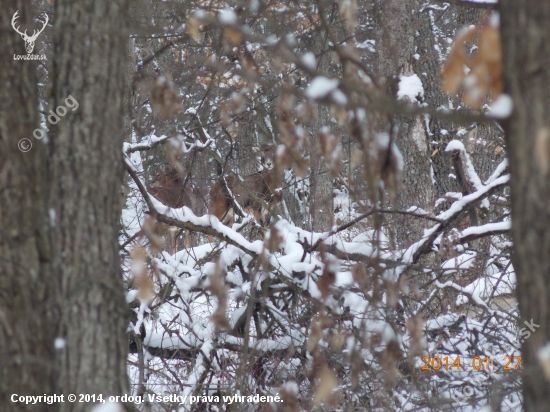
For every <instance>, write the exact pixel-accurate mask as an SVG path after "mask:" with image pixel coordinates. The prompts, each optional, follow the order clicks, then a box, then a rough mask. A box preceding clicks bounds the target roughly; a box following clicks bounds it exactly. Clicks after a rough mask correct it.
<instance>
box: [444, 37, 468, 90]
mask: <svg viewBox="0 0 550 412" xmlns="http://www.w3.org/2000/svg"><path fill="white" fill-rule="evenodd" d="M475 34H476V28H475V27H470V28H468V29H467V30H464V31H463V32H461V33H459V34H458V35H457V37H456V39H455V43H454V45H453V47H452V49H451V51H450V53H449V56H448V57H447V62H446V63H445V66H444V67H443V71H442V76H443V89H444V90H445V91H446V92H447V93H449V94H455V93H456V92H457V91H458V88H459V87H460V85H461V84H462V81H463V80H464V67H465V66H466V60H467V54H466V50H465V49H464V47H465V44H466V43H467V42H470V41H472V39H473V38H474V36H475Z"/></svg>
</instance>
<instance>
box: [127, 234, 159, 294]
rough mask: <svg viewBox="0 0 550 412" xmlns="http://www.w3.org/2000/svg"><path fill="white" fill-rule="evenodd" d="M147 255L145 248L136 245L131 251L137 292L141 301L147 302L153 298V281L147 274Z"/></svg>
mask: <svg viewBox="0 0 550 412" xmlns="http://www.w3.org/2000/svg"><path fill="white" fill-rule="evenodd" d="M146 262H147V253H146V252H145V248H144V247H143V246H142V245H140V244H139V243H136V244H135V245H134V248H133V250H132V273H133V275H134V282H135V285H136V286H137V288H138V291H139V298H140V300H141V301H149V300H151V299H153V297H154V296H155V292H154V288H153V281H152V280H151V277H150V276H149V275H148V273H147V265H146Z"/></svg>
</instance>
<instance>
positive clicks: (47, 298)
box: [0, 0, 55, 411]
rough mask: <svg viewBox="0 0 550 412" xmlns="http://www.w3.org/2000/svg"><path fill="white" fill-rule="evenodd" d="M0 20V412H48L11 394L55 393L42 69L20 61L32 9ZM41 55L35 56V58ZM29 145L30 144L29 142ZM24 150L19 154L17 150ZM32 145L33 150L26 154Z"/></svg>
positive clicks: (13, 3)
mask: <svg viewBox="0 0 550 412" xmlns="http://www.w3.org/2000/svg"><path fill="white" fill-rule="evenodd" d="M3 7H4V11H5V12H4V13H2V17H1V18H0V19H1V20H0V30H1V31H2V41H0V55H1V56H2V59H3V61H2V64H0V94H1V96H2V99H0V153H1V155H0V405H2V410H4V411H27V410H28V411H31V410H32V411H47V410H51V408H50V406H49V405H47V404H46V403H40V404H36V405H25V404H24V403H23V404H21V403H14V402H11V399H10V398H11V395H12V394H18V395H40V394H44V393H48V394H52V393H54V388H53V386H52V384H51V383H52V379H51V376H52V372H53V369H52V362H51V359H52V358H53V352H54V339H55V330H54V328H52V323H50V322H49V321H48V319H49V317H48V316H47V313H48V312H50V309H51V308H52V306H53V304H54V303H55V301H54V300H53V299H52V295H53V293H54V291H55V289H54V281H53V274H52V261H51V253H50V250H51V248H50V241H49V238H48V229H49V222H48V218H47V213H48V212H47V205H46V202H47V195H48V190H47V177H46V173H45V170H46V168H45V164H46V163H45V162H44V160H45V159H44V154H45V145H43V144H42V143H41V142H40V141H39V140H35V139H34V137H33V130H34V129H35V128H36V127H38V101H37V94H38V90H37V87H36V75H35V73H36V67H37V64H36V62H33V61H24V60H14V59H13V55H14V54H17V55H21V54H26V53H25V43H24V42H23V40H22V39H21V37H20V36H19V35H18V34H17V33H16V32H15V31H14V30H13V29H12V28H11V23H10V21H11V19H12V16H13V15H14V13H15V12H16V11H17V10H18V11H19V19H18V24H20V25H21V26H24V25H26V24H29V25H31V26H32V24H33V19H34V17H35V16H34V15H33V13H32V11H31V7H30V4H29V2H26V1H17V0H9V1H8V2H7V4H3ZM35 53H36V51H35ZM22 139H26V140H22ZM18 144H19V147H18ZM29 145H34V147H32V148H31V149H30V151H28V152H24V151H25V150H26V149H27V148H29Z"/></svg>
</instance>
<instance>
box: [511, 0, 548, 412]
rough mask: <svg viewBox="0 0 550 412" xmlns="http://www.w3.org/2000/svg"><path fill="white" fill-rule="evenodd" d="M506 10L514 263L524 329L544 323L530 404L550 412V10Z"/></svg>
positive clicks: (533, 352)
mask: <svg viewBox="0 0 550 412" xmlns="http://www.w3.org/2000/svg"><path fill="white" fill-rule="evenodd" d="M500 9H501V35H502V46H503V47H502V49H503V76H504V82H505V90H506V92H507V93H508V94H510V95H511V97H512V99H513V101H514V112H513V114H512V116H511V117H510V118H509V119H508V120H507V121H505V122H504V128H505V131H506V138H507V142H508V153H509V159H510V171H511V176H512V179H511V193H512V236H513V240H514V254H513V259H512V260H513V264H514V268H515V271H516V276H517V281H518V283H517V295H518V302H519V308H520V313H521V323H522V324H523V322H524V321H527V322H531V320H532V321H533V322H534V323H535V324H536V325H540V327H538V328H537V329H535V331H534V332H533V333H532V334H531V336H530V337H529V338H528V339H524V341H523V343H522V352H523V397H524V399H523V401H524V407H525V410H526V411H548V410H550V397H549V396H548V394H549V393H550V385H549V382H548V381H547V380H545V378H544V375H543V372H542V370H541V366H540V364H539V362H538V360H537V352H538V350H539V349H540V348H541V346H543V345H544V344H545V343H547V342H549V341H550V259H549V256H550V206H549V205H550V176H549V170H548V162H549V156H550V129H548V128H549V127H550V121H549V117H548V113H550V90H549V89H548V84H550V67H548V64H547V63H546V59H547V58H548V56H550V43H549V42H548V38H550V25H548V21H549V19H550V4H549V3H548V2H528V1H526V0H519V1H518V0H501V7H500ZM522 326H523V325H522ZM520 327H521V326H520Z"/></svg>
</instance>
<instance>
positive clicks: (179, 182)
mask: <svg viewBox="0 0 550 412" xmlns="http://www.w3.org/2000/svg"><path fill="white" fill-rule="evenodd" d="M147 191H148V192H149V193H150V194H151V195H152V196H154V197H155V199H157V200H158V201H159V202H161V203H162V204H164V205H166V206H168V207H171V208H175V209H179V208H180V207H183V206H187V207H188V208H190V209H193V206H194V204H193V200H194V194H193V191H192V190H191V188H190V187H189V186H187V185H185V182H184V181H183V179H181V178H180V176H179V175H178V172H177V170H176V169H175V168H174V167H173V166H167V167H165V168H164V169H162V168H159V170H158V171H157V174H156V175H155V179H154V183H153V187H150V188H148V189H147ZM178 230H179V229H178V228H177V227H173V226H168V225H167V224H165V223H160V222H159V223H158V225H157V228H156V231H157V234H158V235H164V234H165V233H166V232H168V234H169V238H170V249H171V253H172V254H174V253H176V252H177V239H176V232H177V231H178ZM189 245H190V241H189V236H188V233H187V232H186V233H185V247H189Z"/></svg>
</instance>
